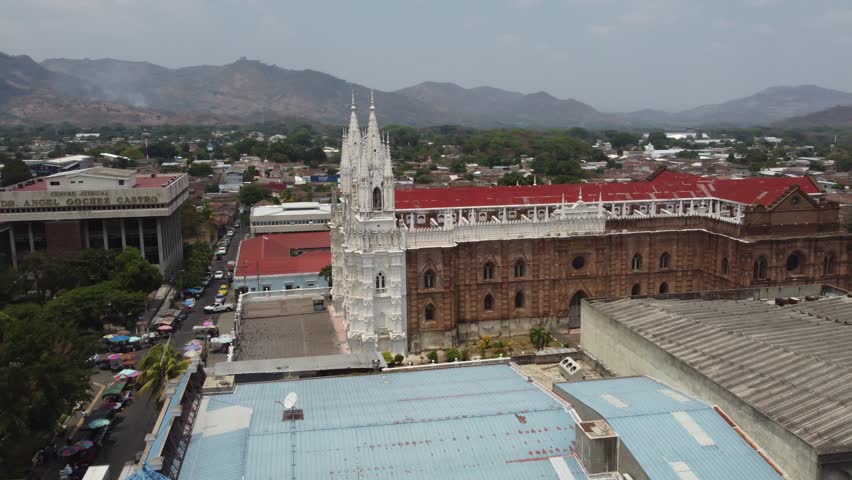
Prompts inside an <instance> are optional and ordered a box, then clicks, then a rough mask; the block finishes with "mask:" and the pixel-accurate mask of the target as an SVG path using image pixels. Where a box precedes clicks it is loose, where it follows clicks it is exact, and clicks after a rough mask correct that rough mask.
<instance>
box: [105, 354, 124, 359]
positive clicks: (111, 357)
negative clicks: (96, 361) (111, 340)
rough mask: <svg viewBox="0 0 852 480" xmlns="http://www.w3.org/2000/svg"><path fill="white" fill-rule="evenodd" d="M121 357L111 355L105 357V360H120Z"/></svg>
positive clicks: (119, 355)
mask: <svg viewBox="0 0 852 480" xmlns="http://www.w3.org/2000/svg"><path fill="white" fill-rule="evenodd" d="M121 359H122V356H121V354H120V353H113V354H112V355H110V356H108V357H107V360H121Z"/></svg>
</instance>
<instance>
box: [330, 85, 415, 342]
mask: <svg viewBox="0 0 852 480" xmlns="http://www.w3.org/2000/svg"><path fill="white" fill-rule="evenodd" d="M340 154H341V156H340V195H341V196H340V198H339V199H336V200H335V201H334V202H333V205H332V223H331V245H332V280H333V287H332V298H333V305H334V310H335V312H336V313H338V314H342V316H343V323H344V327H345V329H346V338H347V341H348V343H349V349H350V351H352V352H365V351H366V352H375V351H389V352H393V353H407V343H408V342H407V337H406V318H405V315H406V304H405V291H406V289H405V252H404V250H403V247H402V245H403V242H402V241H401V236H400V235H401V232H400V230H399V227H398V226H397V221H396V217H395V212H394V177H393V169H392V164H391V155H390V145H389V143H388V140H387V138H386V137H383V135H382V133H381V132H380V131H379V126H378V122H377V120H376V110H375V106H374V104H373V100H372V98H371V99H370V117H369V120H368V122H367V128H366V130H362V129H360V128H359V126H358V118H357V116H356V114H355V101H354V98H353V101H352V113H351V118H350V121H349V128H348V129H347V130H345V131H344V134H343V147H342V148H341V152H340Z"/></svg>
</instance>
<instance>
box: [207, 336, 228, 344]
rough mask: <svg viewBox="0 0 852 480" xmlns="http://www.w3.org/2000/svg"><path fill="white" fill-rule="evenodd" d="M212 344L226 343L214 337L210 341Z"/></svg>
mask: <svg viewBox="0 0 852 480" xmlns="http://www.w3.org/2000/svg"><path fill="white" fill-rule="evenodd" d="M210 343H225V342H223V341H222V340H220V339H219V337H213V338H211V339H210Z"/></svg>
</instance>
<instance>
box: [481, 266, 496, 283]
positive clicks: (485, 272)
mask: <svg viewBox="0 0 852 480" xmlns="http://www.w3.org/2000/svg"><path fill="white" fill-rule="evenodd" d="M482 278H483V279H485V280H491V279H492V278H494V262H485V265H483V266H482Z"/></svg>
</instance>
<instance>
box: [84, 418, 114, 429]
mask: <svg viewBox="0 0 852 480" xmlns="http://www.w3.org/2000/svg"><path fill="white" fill-rule="evenodd" d="M109 424H110V421H109V420H107V419H106V418H99V419H97V420H94V421H92V422H90V423H89V428H90V429H92V430H97V429H99V428H103V427H106V426H107V425H109Z"/></svg>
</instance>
